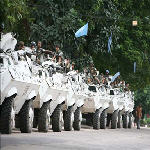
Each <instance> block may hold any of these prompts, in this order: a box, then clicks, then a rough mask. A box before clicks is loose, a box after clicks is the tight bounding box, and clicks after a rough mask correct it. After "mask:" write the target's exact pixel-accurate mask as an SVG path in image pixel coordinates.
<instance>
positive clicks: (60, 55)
mask: <svg viewBox="0 0 150 150" xmlns="http://www.w3.org/2000/svg"><path fill="white" fill-rule="evenodd" d="M55 48H56V52H55V54H54V57H53V59H52V60H53V61H54V60H55V61H56V62H58V63H59V64H61V65H62V63H63V60H64V56H63V52H62V51H61V50H60V49H59V46H58V45H56V47H55Z"/></svg>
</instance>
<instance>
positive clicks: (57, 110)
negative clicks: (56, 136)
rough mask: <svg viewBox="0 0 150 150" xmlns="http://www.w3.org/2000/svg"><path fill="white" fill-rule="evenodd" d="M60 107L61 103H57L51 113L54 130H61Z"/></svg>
mask: <svg viewBox="0 0 150 150" xmlns="http://www.w3.org/2000/svg"><path fill="white" fill-rule="evenodd" d="M61 113H62V114H63V112H62V108H61V104H59V105H57V107H56V108H55V110H54V112H53V115H52V130H53V131H54V132H61V131H62V119H63V118H61V117H62V116H61Z"/></svg>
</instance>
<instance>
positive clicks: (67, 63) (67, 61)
mask: <svg viewBox="0 0 150 150" xmlns="http://www.w3.org/2000/svg"><path fill="white" fill-rule="evenodd" d="M64 65H65V73H68V72H69V71H70V68H71V64H70V59H69V58H67V59H65V64H64Z"/></svg>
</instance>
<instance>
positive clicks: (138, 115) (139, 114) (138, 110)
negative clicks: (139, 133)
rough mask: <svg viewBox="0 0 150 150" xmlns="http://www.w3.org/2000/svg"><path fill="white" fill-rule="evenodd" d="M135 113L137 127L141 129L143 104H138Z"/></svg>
mask: <svg viewBox="0 0 150 150" xmlns="http://www.w3.org/2000/svg"><path fill="white" fill-rule="evenodd" d="M135 114H136V123H137V129H140V120H141V118H142V106H141V104H140V105H139V106H137V108H136V112H135Z"/></svg>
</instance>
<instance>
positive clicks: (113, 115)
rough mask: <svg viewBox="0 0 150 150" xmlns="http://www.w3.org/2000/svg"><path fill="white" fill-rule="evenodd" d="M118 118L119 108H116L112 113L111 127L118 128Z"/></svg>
mask: <svg viewBox="0 0 150 150" xmlns="http://www.w3.org/2000/svg"><path fill="white" fill-rule="evenodd" d="M117 119H118V110H115V111H114V112H113V114H112V119H111V129H116V128H117V122H118V121H117Z"/></svg>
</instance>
